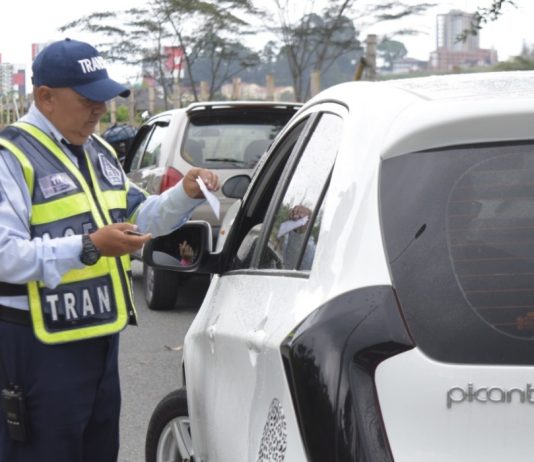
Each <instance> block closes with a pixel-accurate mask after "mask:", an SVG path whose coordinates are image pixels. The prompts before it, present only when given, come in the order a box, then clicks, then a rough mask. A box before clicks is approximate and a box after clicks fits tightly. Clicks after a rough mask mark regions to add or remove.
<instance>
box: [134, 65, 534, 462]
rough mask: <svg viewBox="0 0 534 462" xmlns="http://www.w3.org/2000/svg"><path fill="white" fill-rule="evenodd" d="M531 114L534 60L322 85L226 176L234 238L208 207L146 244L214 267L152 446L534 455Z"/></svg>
mask: <svg viewBox="0 0 534 462" xmlns="http://www.w3.org/2000/svg"><path fill="white" fill-rule="evenodd" d="M533 120H534V72H506V73H487V74H463V75H448V76H435V77H425V78H417V79H403V80H390V81H384V82H352V83H346V84H341V85H339V86H334V87H331V88H330V89H327V90H325V91H323V92H322V93H320V94H319V95H317V96H315V97H314V98H313V99H311V100H310V101H309V102H307V103H306V104H305V106H304V107H303V108H302V109H301V110H300V111H299V112H298V113H297V114H296V115H295V117H293V119H292V120H291V121H290V122H289V123H288V125H286V127H284V129H283V130H282V132H281V133H280V134H279V136H278V137H277V138H276V140H275V141H274V143H273V144H272V146H271V147H270V149H269V151H268V153H267V155H266V156H264V157H263V158H262V160H261V162H260V165H258V167H257V170H256V172H255V174H254V177H253V178H252V180H250V179H249V178H248V177H247V176H245V175H243V176H239V177H237V176H236V177H233V178H231V179H229V180H228V181H227V182H226V184H225V186H224V189H227V188H228V190H236V189H245V188H244V186H246V185H247V184H248V183H250V185H249V186H248V188H246V193H245V195H244V196H243V197H242V203H241V205H240V207H239V210H238V211H237V213H236V214H235V217H234V219H233V223H229V224H228V231H227V235H226V239H225V242H224V245H223V246H222V249H219V251H218V252H213V251H212V250H211V231H210V226H209V224H208V223H206V222H190V223H186V224H185V225H184V227H183V228H180V229H178V230H176V231H175V232H173V233H172V234H170V235H169V236H164V237H159V238H156V239H153V240H152V241H150V242H149V243H148V244H147V245H146V246H145V249H144V253H143V258H144V259H146V261H147V262H149V263H150V264H152V265H156V267H158V268H160V269H166V270H174V271H176V272H183V271H189V272H191V271H193V272H199V273H210V274H212V275H213V277H212V280H211V284H210V287H209V290H208V292H207V294H206V297H205V299H204V301H203V303H202V306H201V307H200V310H199V311H198V313H197V315H196V316H195V319H194V320H193V323H192V324H191V326H190V328H189V330H188V332H187V335H186V337H185V341H184V349H183V384H182V385H183V388H180V389H178V390H175V391H172V392H171V393H170V394H169V395H168V396H167V397H166V398H164V399H163V400H162V401H161V402H160V403H159V405H158V406H157V408H156V409H155V411H154V413H153V415H152V418H151V421H150V424H149V428H148V432H147V440H146V456H147V461H148V462H162V461H164V460H179V461H184V460H195V461H217V462H250V461H256V462H266V461H273V460H279V461H291V462H324V461H329V462H363V461H381V462H428V461H432V462H453V461H454V462H502V461H504V460H506V461H508V460H509V461H514V462H527V461H530V460H532V453H533V452H534V438H532V431H531V428H532V412H533V405H534V387H533V383H532V377H533V376H534V289H533V282H534V278H533V275H534V246H533V238H532V236H533V233H534V180H533V178H534V131H533V128H532V125H533V123H532V122H533ZM233 183H236V184H233ZM237 183H242V184H241V185H240V188H236V186H237ZM182 239H187V240H188V242H191V243H193V244H194V245H195V246H196V247H197V248H198V249H199V254H198V257H197V259H196V260H195V261H193V262H192V263H191V264H190V265H189V266H188V267H186V268H184V267H182V266H180V265H179V264H177V263H173V261H175V260H176V258H177V254H176V253H177V249H178V243H179V242H181V240H182ZM190 239H192V240H190ZM177 386H179V384H177Z"/></svg>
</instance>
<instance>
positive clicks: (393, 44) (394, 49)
mask: <svg viewBox="0 0 534 462" xmlns="http://www.w3.org/2000/svg"><path fill="white" fill-rule="evenodd" d="M376 49H377V52H378V55H379V56H380V57H382V59H383V60H384V62H385V63H386V66H387V68H388V69H393V63H394V61H395V60H397V59H402V58H404V57H405V56H406V55H407V54H408V50H407V49H406V47H405V46H404V43H402V42H399V41H397V40H391V39H388V38H384V39H383V40H382V41H381V42H380V43H379V45H378V46H377V48H376Z"/></svg>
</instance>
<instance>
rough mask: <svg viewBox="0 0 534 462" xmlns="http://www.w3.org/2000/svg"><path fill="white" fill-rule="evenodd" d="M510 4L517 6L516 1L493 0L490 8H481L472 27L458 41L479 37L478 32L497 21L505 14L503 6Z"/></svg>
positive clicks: (476, 13) (478, 9) (472, 22)
mask: <svg viewBox="0 0 534 462" xmlns="http://www.w3.org/2000/svg"><path fill="white" fill-rule="evenodd" d="M505 4H509V5H512V6H516V4H515V0H493V1H492V3H491V5H490V6H489V7H488V8H483V7H479V8H477V11H476V12H475V14H474V16H473V20H472V21H471V27H470V28H469V29H466V30H464V31H463V32H462V33H461V34H460V35H459V36H458V40H461V41H464V42H465V41H466V40H467V37H469V35H478V31H479V30H480V29H482V28H483V27H484V25H486V24H487V23H488V22H491V21H496V20H497V19H498V18H499V17H500V16H501V15H502V14H503V6H504V5H505Z"/></svg>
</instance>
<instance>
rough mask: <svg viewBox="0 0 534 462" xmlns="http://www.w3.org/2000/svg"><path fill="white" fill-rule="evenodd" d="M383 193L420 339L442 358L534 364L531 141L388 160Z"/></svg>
mask: <svg viewBox="0 0 534 462" xmlns="http://www.w3.org/2000/svg"><path fill="white" fill-rule="evenodd" d="M380 190H381V217H382V224H383V232H384V238H385V243H386V248H387V253H388V259H389V264H390V269H391V273H392V277H393V281H394V285H395V288H396V290H397V294H398V296H399V300H400V303H401V306H402V309H403V312H404V314H405V316H406V320H407V323H408V326H409V328H410V330H411V331H412V334H413V335H414V338H415V341H416V343H417V344H418V345H419V346H420V347H421V348H422V349H423V350H424V351H425V352H426V353H427V354H429V355H430V356H432V357H434V358H435V359H438V360H443V361H452V362H463V363H467V362H478V363H501V364H534V343H533V342H532V340H533V339H534V144H531V143H521V144H500V145H484V146H469V147H462V148H454V149H443V150H439V151H432V152H424V153H414V154H409V155H405V156H401V157H398V158H393V159H388V160H386V161H384V162H383V163H382V172H381V185H380Z"/></svg>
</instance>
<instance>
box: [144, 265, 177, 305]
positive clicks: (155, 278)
mask: <svg viewBox="0 0 534 462" xmlns="http://www.w3.org/2000/svg"><path fill="white" fill-rule="evenodd" d="M179 279H180V275H179V274H177V273H175V272H173V271H165V270H159V269H155V268H153V267H151V266H148V265H146V264H145V265H143V291H144V293H145V301H146V304H147V306H148V309H149V310H152V311H168V310H172V309H173V308H174V307H175V305H176V298H177V296H178V290H179V288H180V286H181V284H180V280H179Z"/></svg>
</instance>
